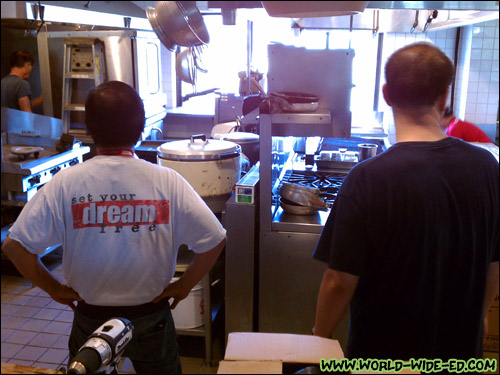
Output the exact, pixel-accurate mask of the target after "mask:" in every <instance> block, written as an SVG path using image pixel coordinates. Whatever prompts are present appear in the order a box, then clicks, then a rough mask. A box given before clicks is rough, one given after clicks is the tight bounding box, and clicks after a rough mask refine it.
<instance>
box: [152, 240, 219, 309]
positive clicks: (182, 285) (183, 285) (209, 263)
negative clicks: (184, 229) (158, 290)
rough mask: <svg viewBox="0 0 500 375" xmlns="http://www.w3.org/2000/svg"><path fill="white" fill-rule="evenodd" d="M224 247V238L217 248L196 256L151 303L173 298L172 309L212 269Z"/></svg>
mask: <svg viewBox="0 0 500 375" xmlns="http://www.w3.org/2000/svg"><path fill="white" fill-rule="evenodd" d="M225 245H226V239H225V238H224V239H223V240H222V241H221V242H220V243H219V244H218V245H217V246H215V247H214V248H213V249H211V250H209V251H207V252H206V253H201V254H196V255H195V257H194V259H193V261H192V262H191V264H190V265H189V267H188V268H187V269H186V271H185V272H184V273H183V274H182V276H181V277H180V278H179V280H177V281H176V282H173V283H172V284H170V285H168V286H167V287H166V288H165V290H164V291H163V293H162V294H160V295H159V296H158V297H156V298H155V299H154V300H153V302H159V301H161V300H162V299H164V298H170V297H173V298H174V302H173V303H172V305H171V306H170V308H171V309H174V308H175V306H177V304H178V303H179V302H180V301H182V300H183V299H184V298H186V297H187V296H188V295H189V292H190V291H191V289H193V287H194V286H195V285H196V284H197V283H198V282H199V281H200V280H201V279H202V278H203V277H204V276H205V275H206V274H207V273H208V271H210V270H211V269H212V267H213V266H214V264H215V262H216V260H217V258H218V257H219V255H220V253H221V251H222V249H224V246H225Z"/></svg>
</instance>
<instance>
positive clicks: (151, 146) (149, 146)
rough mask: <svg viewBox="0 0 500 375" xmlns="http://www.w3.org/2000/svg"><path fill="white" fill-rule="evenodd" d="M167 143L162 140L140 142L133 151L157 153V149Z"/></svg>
mask: <svg viewBox="0 0 500 375" xmlns="http://www.w3.org/2000/svg"><path fill="white" fill-rule="evenodd" d="M166 142H167V141H165V140H162V141H141V142H139V143H138V144H137V145H136V146H135V150H136V151H137V150H140V151H154V152H157V151H158V147H160V146H161V145H162V144H164V143H166Z"/></svg>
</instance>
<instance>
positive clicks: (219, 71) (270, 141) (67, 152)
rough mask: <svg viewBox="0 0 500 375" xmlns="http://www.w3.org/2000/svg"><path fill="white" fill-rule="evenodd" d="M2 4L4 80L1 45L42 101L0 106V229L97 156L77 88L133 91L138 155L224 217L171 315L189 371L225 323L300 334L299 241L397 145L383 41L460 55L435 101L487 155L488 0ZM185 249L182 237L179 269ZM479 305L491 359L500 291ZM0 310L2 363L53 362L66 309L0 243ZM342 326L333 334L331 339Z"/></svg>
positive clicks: (199, 366)
mask: <svg viewBox="0 0 500 375" xmlns="http://www.w3.org/2000/svg"><path fill="white" fill-rule="evenodd" d="M1 5H2V16H1V17H2V34H1V35H2V45H1V51H2V63H1V66H2V77H4V76H5V75H7V74H8V73H9V58H10V55H11V54H12V53H13V52H14V51H16V50H19V49H25V50H28V51H29V52H30V53H31V54H32V55H33V56H34V57H35V64H34V66H33V71H32V74H31V76H30V77H29V79H28V82H29V83H30V85H31V89H32V94H33V97H36V96H39V95H41V96H42V98H43V102H42V106H41V107H39V108H34V111H33V113H27V112H23V111H19V110H15V109H10V108H7V107H2V108H1V110H2V182H1V184H2V185H1V186H2V190H1V195H2V223H1V227H2V242H3V241H4V239H5V237H6V235H7V233H8V229H9V228H10V226H11V225H12V224H13V223H14V222H15V220H16V217H17V216H18V215H19V212H20V211H21V209H22V208H23V207H24V205H25V204H26V202H28V201H29V200H30V199H31V198H32V197H33V196H34V195H35V194H36V192H37V191H38V190H39V189H41V188H42V187H43V185H44V184H46V183H47V182H49V181H50V180H51V179H52V177H53V176H54V175H55V174H56V173H58V172H59V171H60V170H62V169H66V168H71V167H72V166H74V165H76V164H79V163H83V162H85V161H86V160H89V159H90V158H92V157H93V156H95V155H96V150H95V145H94V144H93V141H92V139H91V138H90V136H89V135H88V133H87V132H86V130H85V126H84V125H83V124H84V117H83V116H84V112H83V110H84V109H83V106H82V103H84V101H85V98H86V95H87V93H88V92H89V90H90V89H92V88H93V87H95V86H96V84H98V83H99V82H103V81H106V80H118V81H123V82H126V83H128V84H129V85H131V86H132V87H134V88H135V89H136V90H137V92H138V93H139V95H140V97H141V99H142V100H143V103H144V107H145V112H146V123H145V128H144V132H143V134H142V137H141V140H139V141H138V143H137V144H136V147H135V152H136V155H137V156H138V157H139V158H141V159H144V160H147V161H149V162H151V163H154V164H158V165H160V166H161V167H168V168H172V169H174V170H176V171H178V172H179V173H180V174H181V175H182V176H183V177H185V178H186V180H188V182H189V183H190V184H191V185H192V186H193V187H194V188H195V190H196V191H197V192H198V193H199V194H200V196H201V197H202V198H203V199H204V201H205V202H206V203H207V205H208V206H209V207H210V209H211V210H212V211H213V212H214V214H215V215H216V216H217V218H218V219H219V220H220V221H221V223H222V225H223V226H224V227H225V229H226V230H227V243H226V247H225V250H224V252H223V254H222V256H221V257H220V259H219V261H218V262H217V264H216V266H215V267H214V269H213V270H212V271H211V272H210V274H209V276H207V277H206V278H204V279H203V281H202V282H201V283H200V285H198V286H197V287H196V288H195V289H194V290H193V292H192V293H191V294H190V296H189V297H188V298H187V299H186V301H185V304H184V306H182V308H181V309H180V308H179V307H178V308H177V310H178V311H177V316H176V315H175V314H174V320H175V321H176V328H177V334H178V336H179V342H180V349H181V356H183V357H182V360H183V361H184V362H183V367H184V371H185V372H186V373H216V372H217V368H218V363H219V361H220V360H222V359H223V357H224V350H225V347H226V344H227V339H228V336H229V334H230V333H234V332H261V333H277V334H296V335H310V334H311V329H312V326H313V324H314V316H315V310H316V299H317V296H318V291H319V286H320V283H321V277H322V275H323V271H324V269H325V265H324V264H323V263H321V262H318V261H316V260H313V258H312V253H313V251H314V249H315V246H316V243H317V241H318V238H319V236H320V234H321V232H322V229H323V227H324V225H325V223H326V220H327V218H328V215H329V212H330V209H331V206H332V204H333V202H334V200H335V197H336V194H337V192H338V190H339V188H340V186H341V185H342V182H343V179H344V178H345V176H346V175H347V174H348V173H349V170H350V169H351V168H352V167H353V166H355V165H356V164H357V163H358V162H360V161H362V160H364V159H365V158H369V157H371V156H373V155H375V154H380V153H382V152H384V151H385V150H387V149H388V148H389V147H391V145H392V144H394V143H395V127H394V123H393V118H392V112H391V108H390V107H389V106H387V105H386V103H385V102H384V100H383V97H382V91H381V87H382V85H383V84H384V79H385V78H384V74H383V67H384V65H385V62H386V60H387V58H388V57H389V56H390V55H391V53H393V52H394V51H395V50H397V49H399V48H401V47H403V46H405V45H408V44H411V43H414V42H418V41H426V42H430V43H433V44H435V45H436V46H437V47H439V48H440V49H442V50H443V52H445V53H446V55H447V56H448V57H449V58H450V59H451V60H452V62H453V63H454V65H455V68H456V76H455V79H454V82H453V85H452V87H451V95H450V98H449V99H448V105H449V106H450V107H451V108H452V109H453V110H454V113H455V114H456V116H457V117H459V118H461V119H463V120H465V121H468V122H471V123H474V124H476V125H477V126H478V127H480V128H481V129H482V130H483V131H484V132H485V133H486V134H487V136H488V137H489V138H490V140H491V143H489V144H477V146H478V147H483V148H486V149H487V150H489V151H490V152H491V153H493V154H494V155H495V157H496V159H497V160H498V144H499V140H498V113H499V112H498V98H499V52H498V51H499V21H498V15H499V12H498V10H499V8H498V2H496V1H476V2H468V1H462V2H448V1H444V2H434V1H423V2H411V1H410V2H386V1H369V2H368V1H366V2H363V1H352V2H343V1H340V2H339V1H337V2H330V1H328V2H315V1H299V2H284V1H281V2H272V1H271V2H266V1H263V2H260V1H241V2H240V1H196V2H187V1H181V2H174V1H168V2H154V1H120V2H118V1H107V2H91V1H26V2H24V1H2V4H1ZM110 194H111V193H110ZM116 194H119V192H116ZM304 196H307V198H306V202H305V203H304V202H301V201H300V199H304ZM311 196H312V198H311ZM311 199H313V203H311ZM191 253H192V252H190V251H189V249H187V248H180V249H179V258H178V267H177V268H176V271H177V272H178V274H179V275H180V274H181V273H182V272H183V270H185V267H186V265H187V264H188V263H189V261H190V259H191V258H192V254H191ZM61 254H62V249H61V247H60V246H55V247H54V248H48V249H47V251H46V253H45V255H44V256H43V257H42V260H46V262H47V264H48V265H50V267H52V268H50V267H49V266H48V267H49V268H50V269H51V270H53V272H54V273H55V274H56V275H59V276H61V277H62V273H61V271H60V261H61V260H60V256H61ZM495 309H496V310H495ZM492 310H493V311H492V316H493V315H495V316H496V332H493V333H492V334H491V335H490V336H489V337H488V340H487V342H486V344H485V348H484V350H485V356H486V357H488V358H496V359H497V361H498V297H497V299H496V305H494V307H493V308H492ZM1 311H2V373H4V367H3V366H4V364H9V365H18V366H29V367H39V368H43V369H50V370H52V371H54V370H57V369H60V368H61V367H66V366H67V363H66V361H67V357H68V351H67V340H68V337H69V333H70V330H71V322H72V318H71V317H72V311H71V310H70V309H69V308H68V307H66V308H65V307H64V306H63V305H60V304H57V303H55V302H54V301H52V300H51V299H50V298H49V297H48V295H47V294H46V293H45V292H43V291H42V290H40V289H39V288H37V287H34V286H33V285H31V284H30V283H29V282H27V281H26V280H25V279H23V278H22V277H20V275H19V274H17V273H16V272H15V270H13V267H12V265H11V264H9V261H8V259H7V258H6V257H5V256H4V255H3V254H2V309H1ZM174 311H175V310H174ZM348 324H349V320H348V317H347V316H346V317H344V319H343V321H342V322H341V323H340V325H339V326H338V328H337V329H336V331H335V332H334V334H333V338H334V339H335V340H338V343H339V344H340V347H341V348H342V350H344V351H345V345H346V341H347V329H348ZM494 331H495V328H494ZM191 346H196V347H200V350H199V351H197V352H196V353H195V354H194V355H193V354H192V353H190V352H191V350H190V349H191V348H190V347H191ZM183 353H187V354H183ZM191 357H193V358H191ZM190 361H191V362H190ZM120 366H121V367H120V372H123V373H127V372H128V373H134V370H133V368H132V367H131V364H130V363H127V362H126V360H123V361H122V362H121V363H120Z"/></svg>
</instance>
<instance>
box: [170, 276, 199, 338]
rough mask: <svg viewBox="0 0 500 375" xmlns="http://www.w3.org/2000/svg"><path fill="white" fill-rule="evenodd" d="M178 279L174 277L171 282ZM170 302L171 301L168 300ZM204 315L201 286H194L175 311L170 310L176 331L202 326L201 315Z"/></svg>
mask: <svg viewBox="0 0 500 375" xmlns="http://www.w3.org/2000/svg"><path fill="white" fill-rule="evenodd" d="M178 279H179V278H178V277H174V278H173V279H172V282H174V281H177V280H178ZM170 302H172V300H170ZM204 313H205V309H204V303H203V285H202V284H201V282H200V283H198V284H196V285H195V287H194V288H193V289H192V290H191V292H189V295H188V296H187V297H186V298H185V299H183V300H182V301H180V302H179V303H178V304H177V306H176V307H175V309H173V310H172V317H173V318H174V323H175V328H176V329H191V328H196V327H200V326H202V325H203V315H204Z"/></svg>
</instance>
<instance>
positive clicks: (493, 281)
mask: <svg viewBox="0 0 500 375" xmlns="http://www.w3.org/2000/svg"><path fill="white" fill-rule="evenodd" d="M498 281H499V280H498V262H492V263H491V264H490V268H489V270H488V281H487V284H486V297H485V299H484V336H483V340H486V336H487V335H488V311H489V310H490V307H491V305H492V304H493V301H494V300H495V297H496V295H497V294H498Z"/></svg>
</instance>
